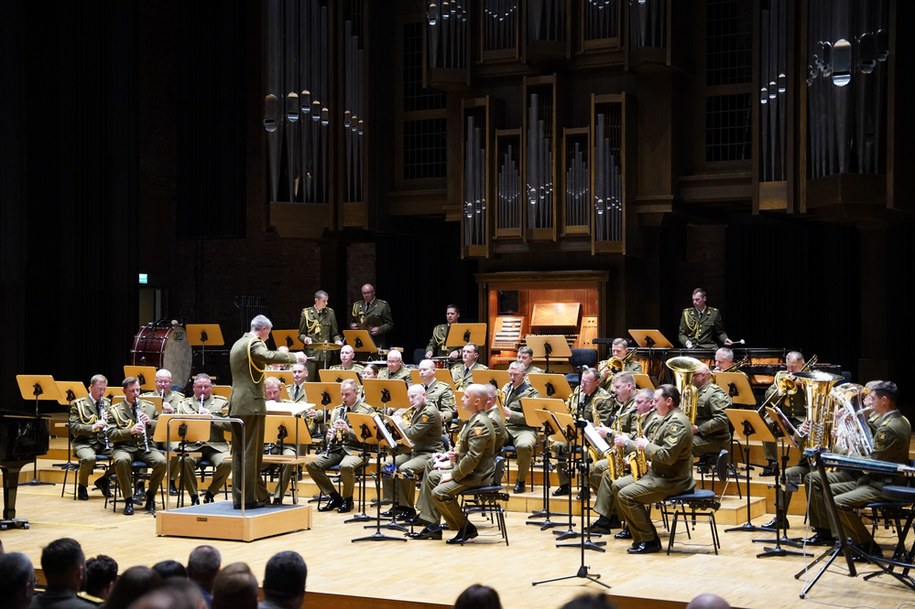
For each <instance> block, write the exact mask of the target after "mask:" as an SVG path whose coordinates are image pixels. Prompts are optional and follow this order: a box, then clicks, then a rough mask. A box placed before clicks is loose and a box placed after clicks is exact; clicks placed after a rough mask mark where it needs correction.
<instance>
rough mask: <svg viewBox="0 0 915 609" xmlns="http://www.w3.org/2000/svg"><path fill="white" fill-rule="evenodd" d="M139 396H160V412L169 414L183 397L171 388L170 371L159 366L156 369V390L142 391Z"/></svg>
mask: <svg viewBox="0 0 915 609" xmlns="http://www.w3.org/2000/svg"><path fill="white" fill-rule="evenodd" d="M140 398H162V412H164V413H166V414H171V413H173V412H175V407H176V406H177V405H178V402H180V401H181V400H183V399H184V394H183V393H181V392H180V391H173V390H172V373H171V372H169V371H168V370H166V369H165V368H159V369H158V370H157V371H156V390H155V391H144V392H143V393H141V394H140ZM156 416H159V415H158V414H156Z"/></svg>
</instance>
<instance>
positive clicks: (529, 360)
mask: <svg viewBox="0 0 915 609" xmlns="http://www.w3.org/2000/svg"><path fill="white" fill-rule="evenodd" d="M516 360H517V361H519V362H521V364H523V365H524V374H543V370H542V369H541V368H538V367H537V366H535V365H534V350H533V349H531V348H530V347H528V346H527V345H524V346H522V347H518V355H517V356H516Z"/></svg>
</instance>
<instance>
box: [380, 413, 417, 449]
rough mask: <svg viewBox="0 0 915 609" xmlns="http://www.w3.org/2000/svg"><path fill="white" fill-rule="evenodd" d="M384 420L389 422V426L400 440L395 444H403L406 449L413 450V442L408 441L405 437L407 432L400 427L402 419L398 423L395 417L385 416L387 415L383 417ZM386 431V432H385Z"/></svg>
mask: <svg viewBox="0 0 915 609" xmlns="http://www.w3.org/2000/svg"><path fill="white" fill-rule="evenodd" d="M384 418H386V419H387V420H388V421H390V422H391V424H392V425H393V426H394V428H395V429H396V430H397V434H398V435H399V436H400V439H399V440H397V442H399V443H401V444H403V445H404V446H406V447H407V448H409V449H411V450H412V449H413V442H411V441H410V438H408V437H407V432H405V431H404V428H403V426H402V425H401V422H402V421H403V419H401V420H400V421H398V420H397V418H396V417H392V416H390V415H387V414H386V415H384ZM386 431H387V430H386Z"/></svg>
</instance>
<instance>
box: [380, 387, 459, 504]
mask: <svg viewBox="0 0 915 609" xmlns="http://www.w3.org/2000/svg"><path fill="white" fill-rule="evenodd" d="M412 410H413V412H411V415H410V424H409V425H408V426H405V429H404V434H405V435H406V436H407V438H409V440H410V442H412V443H413V449H412V451H411V452H408V453H403V454H399V455H397V456H396V457H394V458H393V459H391V458H390V457H388V458H387V460H386V461H385V463H386V464H388V465H390V464H392V463H393V465H394V467H395V469H396V470H397V472H398V474H401V477H400V478H398V480H397V485H396V490H395V485H394V479H393V478H382V485H383V487H384V498H385V499H387V500H390V499H394V502H395V503H396V504H397V505H399V506H401V507H409V508H412V507H413V503H414V501H415V499H416V478H418V477H419V475H420V474H421V473H422V471H423V469H425V466H426V461H428V460H429V458H430V457H431V456H432V455H433V454H434V453H440V452H442V451H443V450H445V445H444V444H443V443H442V417H441V415H440V414H439V411H438V408H436V406H435V404H432V403H430V402H428V401H426V403H425V404H423V407H422V408H420V409H419V410H416V409H415V408H414V409H412ZM407 473H408V474H409V477H404V476H402V474H407Z"/></svg>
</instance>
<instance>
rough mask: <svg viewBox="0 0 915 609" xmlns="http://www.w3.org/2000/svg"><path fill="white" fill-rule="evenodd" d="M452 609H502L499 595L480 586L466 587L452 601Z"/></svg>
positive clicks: (486, 587)
mask: <svg viewBox="0 0 915 609" xmlns="http://www.w3.org/2000/svg"><path fill="white" fill-rule="evenodd" d="M454 609H502V603H501V601H500V600H499V593H498V592H496V591H495V589H493V588H490V587H489V586H484V585H482V584H473V585H472V586H468V587H467V588H466V589H465V590H464V591H463V592H461V594H460V595H459V596H458V597H457V600H456V601H454Z"/></svg>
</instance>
